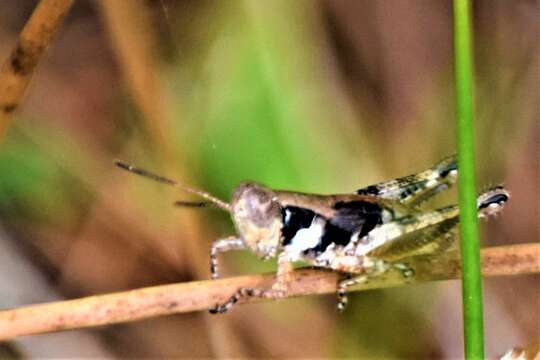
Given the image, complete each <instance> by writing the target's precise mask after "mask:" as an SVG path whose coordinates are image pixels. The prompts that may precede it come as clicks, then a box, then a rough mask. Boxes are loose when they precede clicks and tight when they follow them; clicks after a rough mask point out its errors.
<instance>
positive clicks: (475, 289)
mask: <svg viewBox="0 0 540 360" xmlns="http://www.w3.org/2000/svg"><path fill="white" fill-rule="evenodd" d="M454 52H455V53H454V54H455V55H454V56H455V76H456V80H455V81H456V107H457V114H456V115H457V132H458V138H457V142H458V165H459V180H458V181H459V182H458V184H459V205H460V214H461V215H460V229H461V259H462V266H463V317H464V319H463V320H464V321H463V323H464V337H465V357H466V358H467V359H484V324H483V306H482V277H481V273H480V242H479V238H478V220H477V209H476V177H475V153H474V98H473V55H472V41H471V20H470V3H469V1H468V0H454Z"/></svg>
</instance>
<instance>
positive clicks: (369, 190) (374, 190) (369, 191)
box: [356, 185, 380, 195]
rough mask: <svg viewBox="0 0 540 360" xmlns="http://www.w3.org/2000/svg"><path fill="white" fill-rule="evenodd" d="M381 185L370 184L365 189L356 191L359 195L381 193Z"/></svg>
mask: <svg viewBox="0 0 540 360" xmlns="http://www.w3.org/2000/svg"><path fill="white" fill-rule="evenodd" d="M379 192H380V190H379V187H378V186H377V185H370V186H368V187H365V188H363V189H360V190H358V191H356V193H357V194H358V195H379Z"/></svg>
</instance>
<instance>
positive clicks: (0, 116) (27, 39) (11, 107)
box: [0, 0, 73, 139]
mask: <svg viewBox="0 0 540 360" xmlns="http://www.w3.org/2000/svg"><path fill="white" fill-rule="evenodd" d="M72 4H73V0H41V1H40V2H39V4H38V6H37V7H36V9H35V10H34V12H33V13H32V16H31V17H30V19H29V20H28V22H27V23H26V25H25V26H24V28H23V30H22V31H21V34H20V35H19V39H18V42H17V45H16V46H15V49H14V50H13V51H12V52H11V55H10V57H9V58H8V60H7V61H6V62H5V63H4V64H3V65H2V68H0V139H2V138H3V137H4V134H5V132H6V130H7V128H8V126H9V121H10V118H11V116H12V115H13V113H14V112H15V110H16V109H17V108H18V107H19V105H20V104H21V102H22V98H23V95H24V93H25V90H26V88H27V87H28V84H29V83H30V80H31V78H32V74H33V73H34V70H35V68H36V66H37V64H38V63H39V61H40V60H41V58H42V56H43V54H44V53H45V50H46V49H47V46H48V45H49V44H50V42H51V40H52V38H53V36H54V34H55V32H56V30H57V29H58V28H59V27H60V25H61V24H62V21H63V19H64V17H65V15H66V14H67V12H68V11H69V9H70V7H71V5H72Z"/></svg>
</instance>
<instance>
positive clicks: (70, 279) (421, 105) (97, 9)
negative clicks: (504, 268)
mask: <svg viewBox="0 0 540 360" xmlns="http://www.w3.org/2000/svg"><path fill="white" fill-rule="evenodd" d="M36 3H37V2H36V1H29V0H28V1H27V0H19V1H2V2H0V59H2V61H4V60H5V59H6V58H7V57H8V56H9V53H10V51H11V49H12V48H13V47H14V46H15V43H16V38H17V35H18V33H19V32H20V30H21V28H22V26H23V25H24V23H25V22H26V20H27V19H28V17H29V15H30V14H31V12H32V10H33V9H34V7H35V6H36ZM473 10H474V24H475V27H474V31H475V38H474V42H475V56H476V59H475V61H476V71H477V73H476V80H477V84H476V86H477V93H476V95H477V97H476V103H477V112H476V113H477V159H478V162H477V164H478V187H479V189H481V188H484V187H488V186H491V185H494V184H498V183H504V184H505V185H506V186H507V187H508V189H509V190H510V191H511V192H512V199H511V202H510V203H509V205H508V208H507V209H506V211H505V213H504V215H503V216H502V217H500V218H498V219H496V220H495V221H490V222H489V223H488V224H485V225H483V230H484V231H483V242H484V245H501V244H512V243H525V242H535V241H538V239H539V236H538V235H539V228H538V224H539V222H538V220H539V200H538V199H539V196H538V194H537V192H538V185H539V180H538V179H539V176H540V173H539V166H540V161H539V151H538V150H539V149H538V145H539V141H540V128H539V127H540V125H539V124H540V122H539V121H538V109H539V106H538V94H539V92H538V80H539V74H538V69H539V63H538V59H539V48H538V38H539V31H538V30H539V29H538V14H539V11H538V10H539V4H538V2H537V1H530V0H515V1H505V0H482V1H474V9H473ZM452 66H453V64H452V3H451V2H450V1H428V0H415V1H406V0H391V1H353V0H326V1H322V0H321V1H309V0H305V1H294V2H291V1H285V0H274V1H256V0H246V1H209V0H204V1H193V0H192V1H173V0H163V1H159V0H156V1H143V0H130V1H114V0H111V1H108V0H102V1H82V0H81V1H76V2H75V5H74V7H73V8H72V10H71V12H70V13H69V15H68V16H67V19H66V22H65V24H64V26H63V27H62V28H61V29H60V31H59V33H58V35H57V37H56V38H55V40H54V41H53V44H52V45H51V47H50V48H49V50H48V53H47V56H46V58H45V59H44V61H43V62H42V63H41V64H40V66H39V68H38V69H37V72H36V75H35V77H34V79H33V82H32V84H31V87H30V88H29V91H28V93H27V97H26V101H25V103H24V104H23V106H22V108H21V110H20V111H19V112H18V113H17V115H16V119H15V121H14V123H13V125H12V126H11V127H10V129H9V132H8V134H7V136H6V138H5V139H3V142H2V144H1V145H0V174H1V176H0V308H1V307H5V308H7V307H15V306H21V305H24V304H29V303H37V302H44V301H50V300H54V299H61V298H74V297H80V296H85V295H91V294H100V293H106V292H112V291H119V290H126V289H132V288H136V287H142V286H149V285H155V284H164V283H171V282H181V281H190V280H198V279H207V278H209V272H208V257H209V254H208V251H209V248H210V243H211V241H212V240H214V239H217V238H219V237H224V236H226V235H229V234H232V233H233V229H232V226H231V223H230V221H229V219H228V218H227V216H226V215H225V214H222V213H220V212H217V211H213V210H196V209H175V208H174V207H173V206H172V203H173V202H174V200H177V199H185V198H184V197H183V194H178V193H175V192H174V190H171V189H168V188H167V187H165V186H160V185H159V184H154V183H151V182H148V181H144V180H141V179H140V178H138V177H135V176H130V175H128V174H125V173H122V172H120V171H118V170H116V169H115V168H114V167H113V165H112V161H113V159H116V158H121V159H123V160H125V161H128V162H131V163H135V164H138V165H140V166H144V167H146V168H148V169H152V170H153V171H156V172H158V173H162V174H164V175H167V176H173V177H176V178H179V179H182V180H183V181H185V182H188V183H192V184H197V185H198V186H200V187H202V188H205V189H208V190H209V191H212V192H213V193H215V194H217V195H218V196H220V197H222V198H224V199H229V196H230V194H231V191H232V189H233V188H234V186H235V185H237V184H238V183H239V182H240V181H242V180H245V179H252V180H257V181H260V182H263V183H265V184H267V185H269V186H272V187H275V188H287V189H294V190H299V191H306V192H318V193H339V192H348V191H354V190H355V189H357V188H360V187H361V186H365V185H368V184H370V183H373V182H377V181H381V180H384V179H388V178H393V177H397V176H402V175H406V174H409V173H413V172H417V171H421V170H423V169H425V168H427V167H429V166H430V165H431V164H432V163H434V162H435V161H437V160H438V159H440V158H442V157H444V156H446V155H448V154H451V153H454V152H455V126H454V95H453V92H454V89H453V74H452ZM455 199H456V196H455V192H451V193H450V194H448V195H445V196H441V198H440V199H439V200H438V201H436V202H435V204H440V203H447V202H452V201H454V202H455V201H456V200H455ZM433 206H434V205H433ZM221 261H222V263H223V264H224V268H225V269H224V271H225V274H226V275H232V274H239V273H250V272H261V271H271V270H273V269H274V268H275V264H274V263H273V262H270V263H261V262H260V261H259V260H257V259H255V257H254V256H253V255H252V254H244V253H242V254H232V253H231V254H230V255H229V254H227V255H225V256H223V257H222V258H221ZM484 288H485V291H484V295H485V325H486V343H487V344H486V345H487V354H488V355H489V356H495V355H497V354H502V353H503V352H505V351H506V350H507V349H509V348H511V347H513V346H516V345H526V344H527V343H529V342H531V341H533V340H536V339H538V335H539V332H540V327H539V323H540V318H539V315H538V311H537V309H538V289H539V283H538V277H537V276H523V277H513V278H495V279H493V278H492V279H486V281H485V283H484ZM350 303H351V305H350V308H349V309H348V311H347V312H345V314H343V315H337V314H336V313H335V299H334V296H326V297H310V298H302V299H294V300H286V301H281V302H274V303H270V304H263V305H261V304H257V305H248V306H241V307H240V306H239V307H238V308H234V309H233V311H231V312H230V313H228V314H226V315H224V316H214V317H211V316H209V315H208V314H206V313H195V314H189V315H178V316H170V317H165V318H158V319H151V320H145V321H140V322H136V323H131V324H124V325H117V326H108V327H103V328H99V329H92V330H84V331H76V332H66V333H61V334H50V335H40V336H35V337H27V338H22V339H20V340H19V339H18V340H16V341H14V342H12V343H10V344H5V345H0V358H1V357H4V356H6V357H7V356H13V357H40V358H42V357H73V356H77V357H81V356H83V357H111V358H114V357H181V358H199V357H265V358H268V357H277V358H323V357H324V358H327V357H351V358H411V359H412V358H414V359H419V358H460V357H462V347H463V346H462V325H461V309H460V308H461V293H460V286H459V283H458V282H455V281H452V282H444V283H436V284H435V283H432V284H426V285H421V286H411V287H405V288H399V289H388V290H384V291H382V290H381V291H370V292H363V293H358V294H355V295H352V296H351V301H350Z"/></svg>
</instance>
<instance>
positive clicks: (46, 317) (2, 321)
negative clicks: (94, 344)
mask: <svg viewBox="0 0 540 360" xmlns="http://www.w3.org/2000/svg"><path fill="white" fill-rule="evenodd" d="M410 264H411V265H412V266H413V267H414V268H415V270H416V274H417V275H416V276H415V277H414V278H413V279H411V280H405V279H404V278H403V277H402V275H401V274H399V273H394V272H389V273H388V274H386V275H385V276H384V277H380V278H375V279H373V280H372V281H370V282H369V283H367V284H362V285H359V286H358V287H356V288H355V289H354V290H367V289H373V288H384V287H391V286H398V285H405V284H410V283H417V282H425V281H433V280H445V279H455V278H458V277H459V276H460V265H459V264H460V262H459V260H458V259H457V257H445V258H444V259H440V261H436V262H434V261H428V260H426V259H418V260H414V261H411V263H410ZM482 272H483V275H484V276H502V275H519V274H532V273H540V244H523V245H512V246H501V247H492V248H486V249H483V250H482ZM337 280H338V274H337V273H335V272H330V271H324V270H315V269H301V270H297V271H295V272H294V275H293V276H292V282H291V285H290V288H289V290H288V292H287V297H294V296H302V295H313V294H327V293H333V292H335V291H336V282H337ZM273 281H274V276H273V275H248V276H241V277H234V278H227V279H220V280H207V281H196V282H189V283H181V284H171V285H162V286H155V287H149V288H142V289H137V290H131V291H126V292H119V293H114V294H107V295H97V296H91V297H86V298H81V299H77V300H68V301H59V302H53V303H47V304H41V305H31V306H27V307H22V308H17V309H12V310H4V311H1V312H0V340H5V339H10V338H13V337H16V336H21V335H30V334H39V333H45V332H53V331H60V330H67V329H75V328H84V327H91V326H99V325H106V324H114V323H120V322H128V321H135V320H139V319H144V318H148V317H154V316H160V315H167V314H176V313H186V312H192V311H200V310H206V309H208V308H210V307H212V306H213V305H215V304H216V303H220V302H223V301H225V300H227V299H228V298H229V296H231V294H233V293H234V292H235V291H236V290H237V289H238V288H240V287H268V286H270V285H271V284H272V282H273ZM249 301H264V300H261V299H250V300H249ZM233 311H241V309H236V308H234V309H233ZM215 316H226V315H215Z"/></svg>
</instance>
